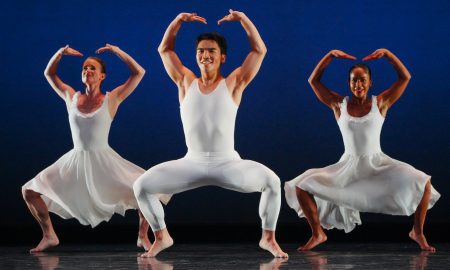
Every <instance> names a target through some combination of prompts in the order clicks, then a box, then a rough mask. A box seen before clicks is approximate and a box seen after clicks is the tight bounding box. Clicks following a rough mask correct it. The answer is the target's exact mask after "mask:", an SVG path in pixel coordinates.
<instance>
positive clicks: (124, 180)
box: [22, 44, 169, 252]
mask: <svg viewBox="0 0 450 270" xmlns="http://www.w3.org/2000/svg"><path fill="white" fill-rule="evenodd" d="M105 51H109V52H112V53H114V54H116V55H117V56H118V57H119V58H120V59H122V60H123V61H124V62H125V63H126V64H127V65H128V67H129V68H130V70H131V75H130V77H129V78H128V80H127V81H126V82H125V83H124V84H122V85H120V86H118V87H117V88H115V89H114V90H112V91H111V92H106V94H103V93H102V92H101V90H100V86H101V83H102V81H103V80H104V79H105V78H106V73H105V64H104V63H103V61H102V60H101V59H99V58H96V57H88V58H87V59H86V61H85V62H84V64H83V69H82V71H81V78H82V81H83V84H84V85H85V86H86V90H85V93H80V92H76V91H75V90H74V89H73V88H72V87H71V86H69V85H67V84H66V83H64V82H63V81H62V80H61V79H60V78H59V76H58V75H57V74H56V70H57V68H58V64H59V61H60V60H61V58H62V56H63V55H70V56H83V55H82V54H81V53H80V52H78V51H77V50H75V49H72V48H70V47H69V46H68V45H67V46H65V47H63V48H61V49H59V50H58V51H57V52H56V54H55V55H54V56H53V57H52V58H51V59H50V62H49V63H48V65H47V68H46V69H45V72H44V74H45V77H46V78H47V81H48V82H49V84H50V85H51V86H52V88H53V89H54V90H55V91H56V93H57V94H58V95H59V96H60V97H61V98H62V99H64V100H65V102H66V106H67V110H68V114H69V123H70V129H71V132H72V140H73V144H74V148H73V149H72V150H71V151H69V152H68V153H66V154H65V155H63V156H62V157H61V158H60V159H58V160H57V161H56V162H55V163H54V164H52V165H51V166H49V167H48V168H46V169H45V170H43V171H42V172H40V173H39V174H38V175H37V176H36V177H35V178H33V179H32V180H30V181H29V182H27V183H26V184H25V185H23V187H22V194H23V198H24V200H25V202H26V204H27V206H28V208H29V209H30V211H31V214H32V215H33V216H34V218H35V219H36V221H37V222H38V223H39V225H40V226H41V229H42V234H43V237H42V240H41V242H40V243H39V244H38V245H37V246H36V247H35V248H33V249H31V250H30V252H40V251H44V250H46V249H47V248H49V247H52V246H56V245H58V244H59V239H58V236H57V235H56V233H55V231H54V229H53V225H52V222H51V220H50V216H49V213H48V212H49V211H50V212H53V213H55V214H57V215H59V216H61V217H62V218H65V219H67V218H76V219H77V220H78V221H79V222H80V223H81V224H83V225H91V226H92V227H95V226H97V225H98V224H99V223H100V222H101V221H103V220H106V221H108V220H109V219H110V218H111V216H112V215H113V214H114V213H119V214H121V215H124V214H125V211H126V210H127V209H136V208H137V202H136V199H135V197H134V194H133V183H134V181H135V180H136V179H137V178H138V177H139V176H140V175H141V174H143V173H144V172H145V170H144V169H142V168H140V167H138V166H136V165H134V164H132V163H131V162H129V161H127V160H125V159H123V158H122V157H121V156H120V155H118V154H117V153H116V152H115V151H114V150H113V149H111V147H110V146H109V145H108V134H109V129H110V126H111V122H112V120H113V118H114V115H115V114H116V112H117V109H118V107H119V105H120V103H121V102H122V101H123V100H124V99H125V98H127V97H128V96H129V95H130V94H131V93H132V92H133V91H134V89H135V88H136V87H137V85H138V84H139V82H140V81H141V79H142V77H143V76H144V74H145V70H144V69H143V68H142V67H141V66H140V65H139V64H138V63H137V62H136V61H135V60H134V59H133V58H131V56H129V55H128V54H127V53H125V52H124V51H122V50H121V49H120V48H119V47H117V46H113V45H110V44H106V46H105V47H102V48H100V49H98V50H97V53H102V52H105ZM160 199H163V198H161V197H160ZM168 199H169V198H168V197H164V202H165V203H167V202H168ZM148 227H149V225H148V223H147V222H146V220H145V218H143V216H142V214H141V213H140V212H139V235H138V242H137V244H138V246H139V247H144V248H145V249H146V250H148V249H150V247H151V243H150V241H149V239H148V236H147V231H148Z"/></svg>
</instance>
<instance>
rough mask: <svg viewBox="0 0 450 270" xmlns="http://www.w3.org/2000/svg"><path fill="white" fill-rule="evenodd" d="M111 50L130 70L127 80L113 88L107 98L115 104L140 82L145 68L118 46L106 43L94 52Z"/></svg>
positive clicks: (131, 91) (123, 98)
mask: <svg viewBox="0 0 450 270" xmlns="http://www.w3.org/2000/svg"><path fill="white" fill-rule="evenodd" d="M106 51H108V52H111V53H114V54H115V55H117V56H118V57H119V58H120V59H121V60H122V61H124V62H125V64H127V66H128V68H129V69H130V71H131V74H130V77H128V79H127V81H126V82H125V83H123V84H121V85H119V86H118V87H116V88H115V89H114V90H112V91H111V93H110V97H109V100H110V102H114V103H115V104H116V105H117V106H119V104H120V103H121V102H122V101H123V100H125V99H126V98H127V97H128V96H129V95H130V94H131V93H133V91H134V89H136V87H137V86H138V84H139V83H140V82H141V80H142V78H143V77H144V74H145V69H144V68H143V67H141V65H139V64H138V63H137V62H136V61H135V60H134V59H133V58H132V57H131V56H130V55H128V54H127V53H126V52H124V51H122V50H121V49H120V48H119V47H117V46H114V45H111V44H106V45H105V46H104V47H101V48H99V49H98V50H97V51H96V53H102V52H106Z"/></svg>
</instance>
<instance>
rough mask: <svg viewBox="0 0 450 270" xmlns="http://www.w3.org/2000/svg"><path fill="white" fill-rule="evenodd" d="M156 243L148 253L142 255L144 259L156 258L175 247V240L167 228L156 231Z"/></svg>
mask: <svg viewBox="0 0 450 270" xmlns="http://www.w3.org/2000/svg"><path fill="white" fill-rule="evenodd" d="M154 234H155V242H154V243H153V245H152V247H151V248H150V250H149V251H148V252H147V253H144V254H142V255H141V257H143V258H148V257H155V256H156V255H158V253H160V252H161V251H163V250H164V249H166V248H169V247H170V246H172V245H173V239H172V237H171V236H170V234H169V231H168V230H167V228H164V229H162V230H159V231H155V233H154Z"/></svg>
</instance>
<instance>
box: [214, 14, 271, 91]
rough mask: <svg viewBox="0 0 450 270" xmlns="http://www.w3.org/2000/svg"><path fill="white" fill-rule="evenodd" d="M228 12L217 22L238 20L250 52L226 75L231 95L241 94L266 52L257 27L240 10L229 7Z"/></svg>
mask: <svg viewBox="0 0 450 270" xmlns="http://www.w3.org/2000/svg"><path fill="white" fill-rule="evenodd" d="M229 12H230V14H228V15H226V16H225V17H223V18H222V19H221V20H219V21H218V22H217V23H218V24H219V25H220V24H222V23H223V22H231V21H239V22H240V23H241V25H242V27H243V28H244V30H245V32H246V33H247V38H248V42H249V44H250V52H249V53H248V55H247V57H246V58H245V60H244V62H243V63H242V65H241V66H240V67H238V68H237V69H235V70H234V71H233V72H232V73H231V74H230V75H229V76H228V77H227V85H228V87H230V88H231V89H233V96H234V97H235V96H236V94H238V95H241V94H242V92H243V91H244V89H245V87H246V86H247V85H248V84H249V83H250V82H251V81H252V80H253V78H254V77H255V76H256V74H257V73H258V71H259V68H260V67H261V64H262V61H263V59H264V56H265V55H266V53H267V48H266V45H265V44H264V41H263V40H262V38H261V36H260V35H259V32H258V29H256V27H255V25H254V24H253V23H252V21H250V19H249V18H248V17H247V16H246V15H245V14H244V13H243V12H240V11H234V10H231V9H230V11H229Z"/></svg>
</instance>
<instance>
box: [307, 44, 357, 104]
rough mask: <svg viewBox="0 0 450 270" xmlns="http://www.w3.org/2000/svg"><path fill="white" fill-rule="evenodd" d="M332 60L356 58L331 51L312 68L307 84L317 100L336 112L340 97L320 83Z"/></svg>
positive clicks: (337, 51) (338, 51) (341, 52)
mask: <svg viewBox="0 0 450 270" xmlns="http://www.w3.org/2000/svg"><path fill="white" fill-rule="evenodd" d="M333 58H342V59H350V60H356V57H354V56H352V55H349V54H347V53H345V52H343V51H340V50H331V51H330V52H328V53H327V54H326V55H325V56H324V57H323V58H322V60H320V62H319V63H318V64H317V66H316V68H314V70H313V72H312V73H311V75H310V76H309V79H308V82H309V84H310V85H311V87H312V89H313V90H314V93H315V94H316V96H317V98H318V99H319V100H320V101H322V102H323V103H324V104H325V105H327V106H328V107H330V108H331V109H332V110H333V111H335V112H336V108H338V107H339V103H341V101H342V96H341V95H339V94H338V93H336V92H334V91H332V90H330V89H329V88H328V87H326V86H325V85H324V84H323V83H322V82H321V78H322V75H323V73H324V71H325V69H326V68H327V67H328V65H329V64H330V63H331V61H332V60H333Z"/></svg>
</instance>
